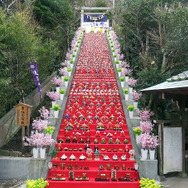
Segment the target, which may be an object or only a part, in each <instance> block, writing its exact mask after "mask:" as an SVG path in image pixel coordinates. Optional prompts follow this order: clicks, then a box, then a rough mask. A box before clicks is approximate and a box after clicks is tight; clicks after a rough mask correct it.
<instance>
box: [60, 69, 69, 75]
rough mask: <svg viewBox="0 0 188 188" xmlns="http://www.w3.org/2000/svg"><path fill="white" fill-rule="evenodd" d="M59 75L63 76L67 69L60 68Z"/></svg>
mask: <svg viewBox="0 0 188 188" xmlns="http://www.w3.org/2000/svg"><path fill="white" fill-rule="evenodd" d="M59 73H60V74H61V75H62V76H64V75H65V74H66V73H67V69H66V68H60V69H59Z"/></svg>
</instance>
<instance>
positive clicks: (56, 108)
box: [52, 104, 59, 118]
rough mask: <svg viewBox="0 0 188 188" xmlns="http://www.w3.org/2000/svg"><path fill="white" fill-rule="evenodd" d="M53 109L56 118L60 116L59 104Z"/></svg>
mask: <svg viewBox="0 0 188 188" xmlns="http://www.w3.org/2000/svg"><path fill="white" fill-rule="evenodd" d="M52 109H53V110H54V117H55V118H58V115H59V105H58V104H55V105H54V106H53V107H52Z"/></svg>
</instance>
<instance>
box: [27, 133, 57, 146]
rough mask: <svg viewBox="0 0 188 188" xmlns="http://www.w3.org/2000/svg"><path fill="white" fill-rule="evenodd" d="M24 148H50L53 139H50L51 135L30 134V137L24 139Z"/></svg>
mask: <svg viewBox="0 0 188 188" xmlns="http://www.w3.org/2000/svg"><path fill="white" fill-rule="evenodd" d="M24 140H25V143H24V145H25V146H35V147H44V146H50V145H51V144H52V143H53V142H55V140H54V139H52V138H51V135H49V134H46V135H45V134H44V133H39V132H37V131H36V132H33V131H32V132H31V136H30V137H25V138H24Z"/></svg>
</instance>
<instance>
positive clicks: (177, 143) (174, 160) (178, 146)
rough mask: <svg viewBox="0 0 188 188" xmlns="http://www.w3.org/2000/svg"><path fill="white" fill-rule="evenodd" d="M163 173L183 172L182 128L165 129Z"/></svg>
mask: <svg viewBox="0 0 188 188" xmlns="http://www.w3.org/2000/svg"><path fill="white" fill-rule="evenodd" d="M163 133H164V134H163V159H164V164H163V173H164V174H167V173H168V172H181V171H182V128H181V127H164V129H163Z"/></svg>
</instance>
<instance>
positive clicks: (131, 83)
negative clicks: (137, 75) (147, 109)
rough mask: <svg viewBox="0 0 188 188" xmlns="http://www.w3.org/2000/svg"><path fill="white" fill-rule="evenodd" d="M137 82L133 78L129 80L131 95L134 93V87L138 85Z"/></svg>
mask: <svg viewBox="0 0 188 188" xmlns="http://www.w3.org/2000/svg"><path fill="white" fill-rule="evenodd" d="M136 82H137V80H135V79H133V78H129V79H128V85H129V87H130V89H129V93H132V91H133V87H134V86H135V85H136Z"/></svg>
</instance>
